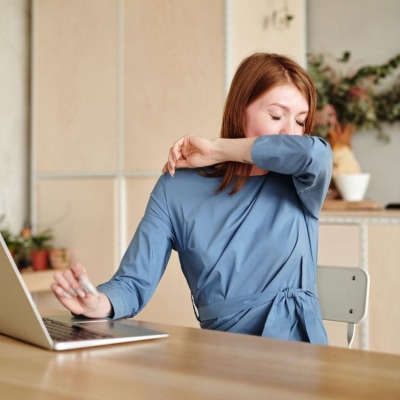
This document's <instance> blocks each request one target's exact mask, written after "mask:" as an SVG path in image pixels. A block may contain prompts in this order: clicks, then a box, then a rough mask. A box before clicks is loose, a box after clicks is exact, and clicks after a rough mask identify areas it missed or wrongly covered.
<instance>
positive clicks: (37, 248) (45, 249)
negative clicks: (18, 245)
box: [20, 227, 53, 271]
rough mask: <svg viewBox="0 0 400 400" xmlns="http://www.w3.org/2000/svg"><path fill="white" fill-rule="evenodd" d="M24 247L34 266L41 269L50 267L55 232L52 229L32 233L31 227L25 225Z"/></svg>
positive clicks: (22, 232) (37, 269) (22, 234)
mask: <svg viewBox="0 0 400 400" xmlns="http://www.w3.org/2000/svg"><path fill="white" fill-rule="evenodd" d="M20 236H21V237H22V238H23V243H24V248H25V250H26V255H27V258H28V260H29V261H30V262H31V265H32V268H33V269H34V270H36V271H41V270H44V269H47V268H48V264H49V250H50V248H51V243H52V240H53V234H52V232H51V230H50V229H46V230H43V231H41V232H38V233H37V234H32V232H31V229H30V228H28V227H25V228H24V229H22V231H21V235H20Z"/></svg>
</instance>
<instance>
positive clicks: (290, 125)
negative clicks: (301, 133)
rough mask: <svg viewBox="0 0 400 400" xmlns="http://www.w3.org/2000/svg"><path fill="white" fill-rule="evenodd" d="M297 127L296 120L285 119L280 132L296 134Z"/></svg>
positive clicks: (282, 133)
mask: <svg viewBox="0 0 400 400" xmlns="http://www.w3.org/2000/svg"><path fill="white" fill-rule="evenodd" d="M295 129H296V126H295V123H294V122H291V121H290V120H285V121H284V123H283V124H282V127H281V131H280V132H279V133H280V134H281V135H294V134H295V133H296V131H295Z"/></svg>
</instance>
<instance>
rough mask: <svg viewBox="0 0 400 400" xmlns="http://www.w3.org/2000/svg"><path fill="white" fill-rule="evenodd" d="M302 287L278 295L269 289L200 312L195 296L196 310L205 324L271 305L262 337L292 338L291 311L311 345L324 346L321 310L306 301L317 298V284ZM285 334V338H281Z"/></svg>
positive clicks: (208, 307) (222, 302)
mask: <svg viewBox="0 0 400 400" xmlns="http://www.w3.org/2000/svg"><path fill="white" fill-rule="evenodd" d="M302 286H303V287H302V288H286V289H283V290H281V291H279V292H276V291H271V290H266V291H264V292H262V293H257V294H253V295H247V296H238V297H234V298H230V299H226V300H224V301H221V302H219V303H213V304H207V305H205V306H201V307H198V308H197V311H196V306H195V304H194V301H193V296H192V302H193V308H194V311H195V315H196V317H197V319H198V321H199V322H202V321H207V320H210V319H215V318H220V317H225V316H227V315H230V314H235V313H239V312H241V311H245V310H249V309H251V308H253V307H257V306H260V305H265V304H268V303H270V302H272V303H273V304H272V306H271V309H270V312H269V314H268V317H267V319H266V321H265V325H264V330H263V333H262V336H268V337H278V338H284V335H286V334H287V338H289V333H290V329H291V323H292V322H291V318H289V317H288V313H289V314H292V313H291V312H290V311H292V312H293V313H295V314H296V315H297V317H298V318H299V320H300V323H301V324H302V326H303V328H304V330H305V332H306V333H307V335H308V337H309V340H310V342H311V343H324V342H325V340H324V338H323V339H321V329H322V331H324V328H323V325H322V321H321V316H320V313H319V309H318V307H315V305H314V306H313V304H312V303H313V302H310V300H307V297H308V298H309V297H312V298H315V299H317V298H318V297H317V288H316V284H311V285H310V284H307V285H305V284H304V282H303V285H302ZM304 286H306V287H304ZM290 299H292V300H290ZM283 333H284V335H282V334H283Z"/></svg>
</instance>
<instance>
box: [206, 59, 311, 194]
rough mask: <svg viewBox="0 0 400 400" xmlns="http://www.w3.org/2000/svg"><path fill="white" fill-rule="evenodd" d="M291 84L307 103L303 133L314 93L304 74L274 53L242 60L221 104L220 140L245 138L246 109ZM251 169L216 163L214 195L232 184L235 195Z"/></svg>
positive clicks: (307, 122)
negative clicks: (219, 177) (275, 89)
mask: <svg viewBox="0 0 400 400" xmlns="http://www.w3.org/2000/svg"><path fill="white" fill-rule="evenodd" d="M288 83H289V84H292V85H294V86H296V88H297V89H298V90H299V91H300V93H301V94H302V95H303V96H304V98H305V99H306V100H307V103H308V106H309V112H308V115H307V119H306V121H305V128H304V129H305V132H311V127H312V125H313V120H314V114H315V108H316V91H315V87H314V84H313V82H312V80H311V78H310V76H309V75H308V73H307V72H306V71H305V70H304V69H303V68H302V67H301V66H300V65H299V64H297V63H296V62H295V61H293V60H291V59H290V58H288V57H285V56H281V55H278V54H268V53H255V54H253V55H251V56H249V57H247V58H245V59H244V60H243V61H242V62H241V64H240V65H239V67H238V69H237V71H236V73H235V76H234V77H233V80H232V83H231V87H230V90H229V93H228V96H227V99H226V102H225V108H224V114H223V118H222V125H221V133H220V137H221V138H230V139H232V138H244V137H245V111H246V108H247V107H248V106H249V105H250V104H251V103H252V102H253V101H254V100H256V99H257V98H258V97H259V96H261V95H262V94H264V93H265V92H266V91H268V90H271V89H272V88H273V87H275V86H279V85H286V84H288ZM251 168H252V166H251V165H247V164H244V163H238V162H225V163H222V164H219V165H218V166H217V167H216V170H215V171H214V172H212V173H208V174H207V175H208V176H223V180H222V182H221V185H220V187H219V188H218V190H217V192H218V193H219V192H221V191H223V190H224V189H226V188H227V187H228V186H229V185H231V184H233V188H232V190H231V194H233V193H236V192H238V191H239V190H240V189H241V188H242V187H243V185H244V184H245V183H246V181H247V179H248V177H249V176H250V171H251Z"/></svg>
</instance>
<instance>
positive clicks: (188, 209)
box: [99, 135, 332, 344]
mask: <svg viewBox="0 0 400 400" xmlns="http://www.w3.org/2000/svg"><path fill="white" fill-rule="evenodd" d="M252 158H253V161H254V163H255V164H256V165H257V166H259V167H260V168H262V169H266V170H269V171H270V172H269V173H268V174H266V175H263V176H252V177H250V178H249V180H248V181H247V182H246V184H245V186H244V187H243V189H242V190H240V191H239V192H238V193H236V194H234V195H229V193H228V192H229V191H226V192H222V193H220V194H215V191H216V189H217V188H218V186H219V184H220V182H221V178H209V177H204V176H202V175H200V174H199V171H197V170H195V169H182V170H177V171H176V174H175V177H174V178H172V177H171V176H170V175H169V174H165V175H162V176H161V177H160V178H159V180H158V182H157V184H156V186H155V187H154V190H153V192H152V194H151V196H150V199H149V203H148V205H147V208H146V212H145V215H144V217H143V219H142V220H141V222H140V224H139V226H138V228H137V231H136V233H135V235H134V237H133V239H132V241H131V243H130V245H129V247H128V248H127V250H126V253H125V254H124V256H123V258H122V260H121V264H120V267H119V269H118V271H117V272H116V273H115V275H114V276H113V277H112V279H111V280H110V281H108V282H107V283H104V284H102V285H100V286H99V290H100V291H102V292H103V293H105V294H106V295H107V296H108V298H109V299H110V301H111V303H112V305H113V308H114V318H121V317H132V316H134V315H136V314H137V313H138V312H139V311H140V310H141V309H142V308H143V307H144V306H145V305H146V304H147V302H148V301H149V299H150V297H151V296H152V294H153V293H154V291H155V289H156V287H157V284H158V282H159V280H160V279H161V277H162V275H163V272H164V270H165V268H166V265H167V263H168V260H169V258H170V254H171V251H172V250H176V251H177V252H178V255H179V260H180V263H181V267H182V271H183V273H184V275H185V277H186V280H187V283H188V285H189V288H190V291H191V293H192V297H193V303H194V306H195V310H196V314H197V317H198V319H199V321H200V325H201V327H202V328H208V329H217V330H223V331H229V332H237V333H246V334H254V335H262V336H268V337H274V338H281V339H288V340H301V341H308V342H312V343H320V344H326V343H327V336H326V332H325V329H324V326H323V323H322V317H321V313H320V309H319V303H318V298H317V289H316V265H317V249H318V218H319V214H320V210H321V207H322V204H323V201H324V199H325V196H326V192H327V189H328V186H329V182H330V179H331V170H332V154H331V149H330V147H329V145H328V144H327V143H326V142H325V141H324V140H323V139H321V138H319V137H313V136H308V135H304V136H293V135H270V136H263V137H260V138H258V139H257V140H256V141H255V143H254V144H253V147H252Z"/></svg>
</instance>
